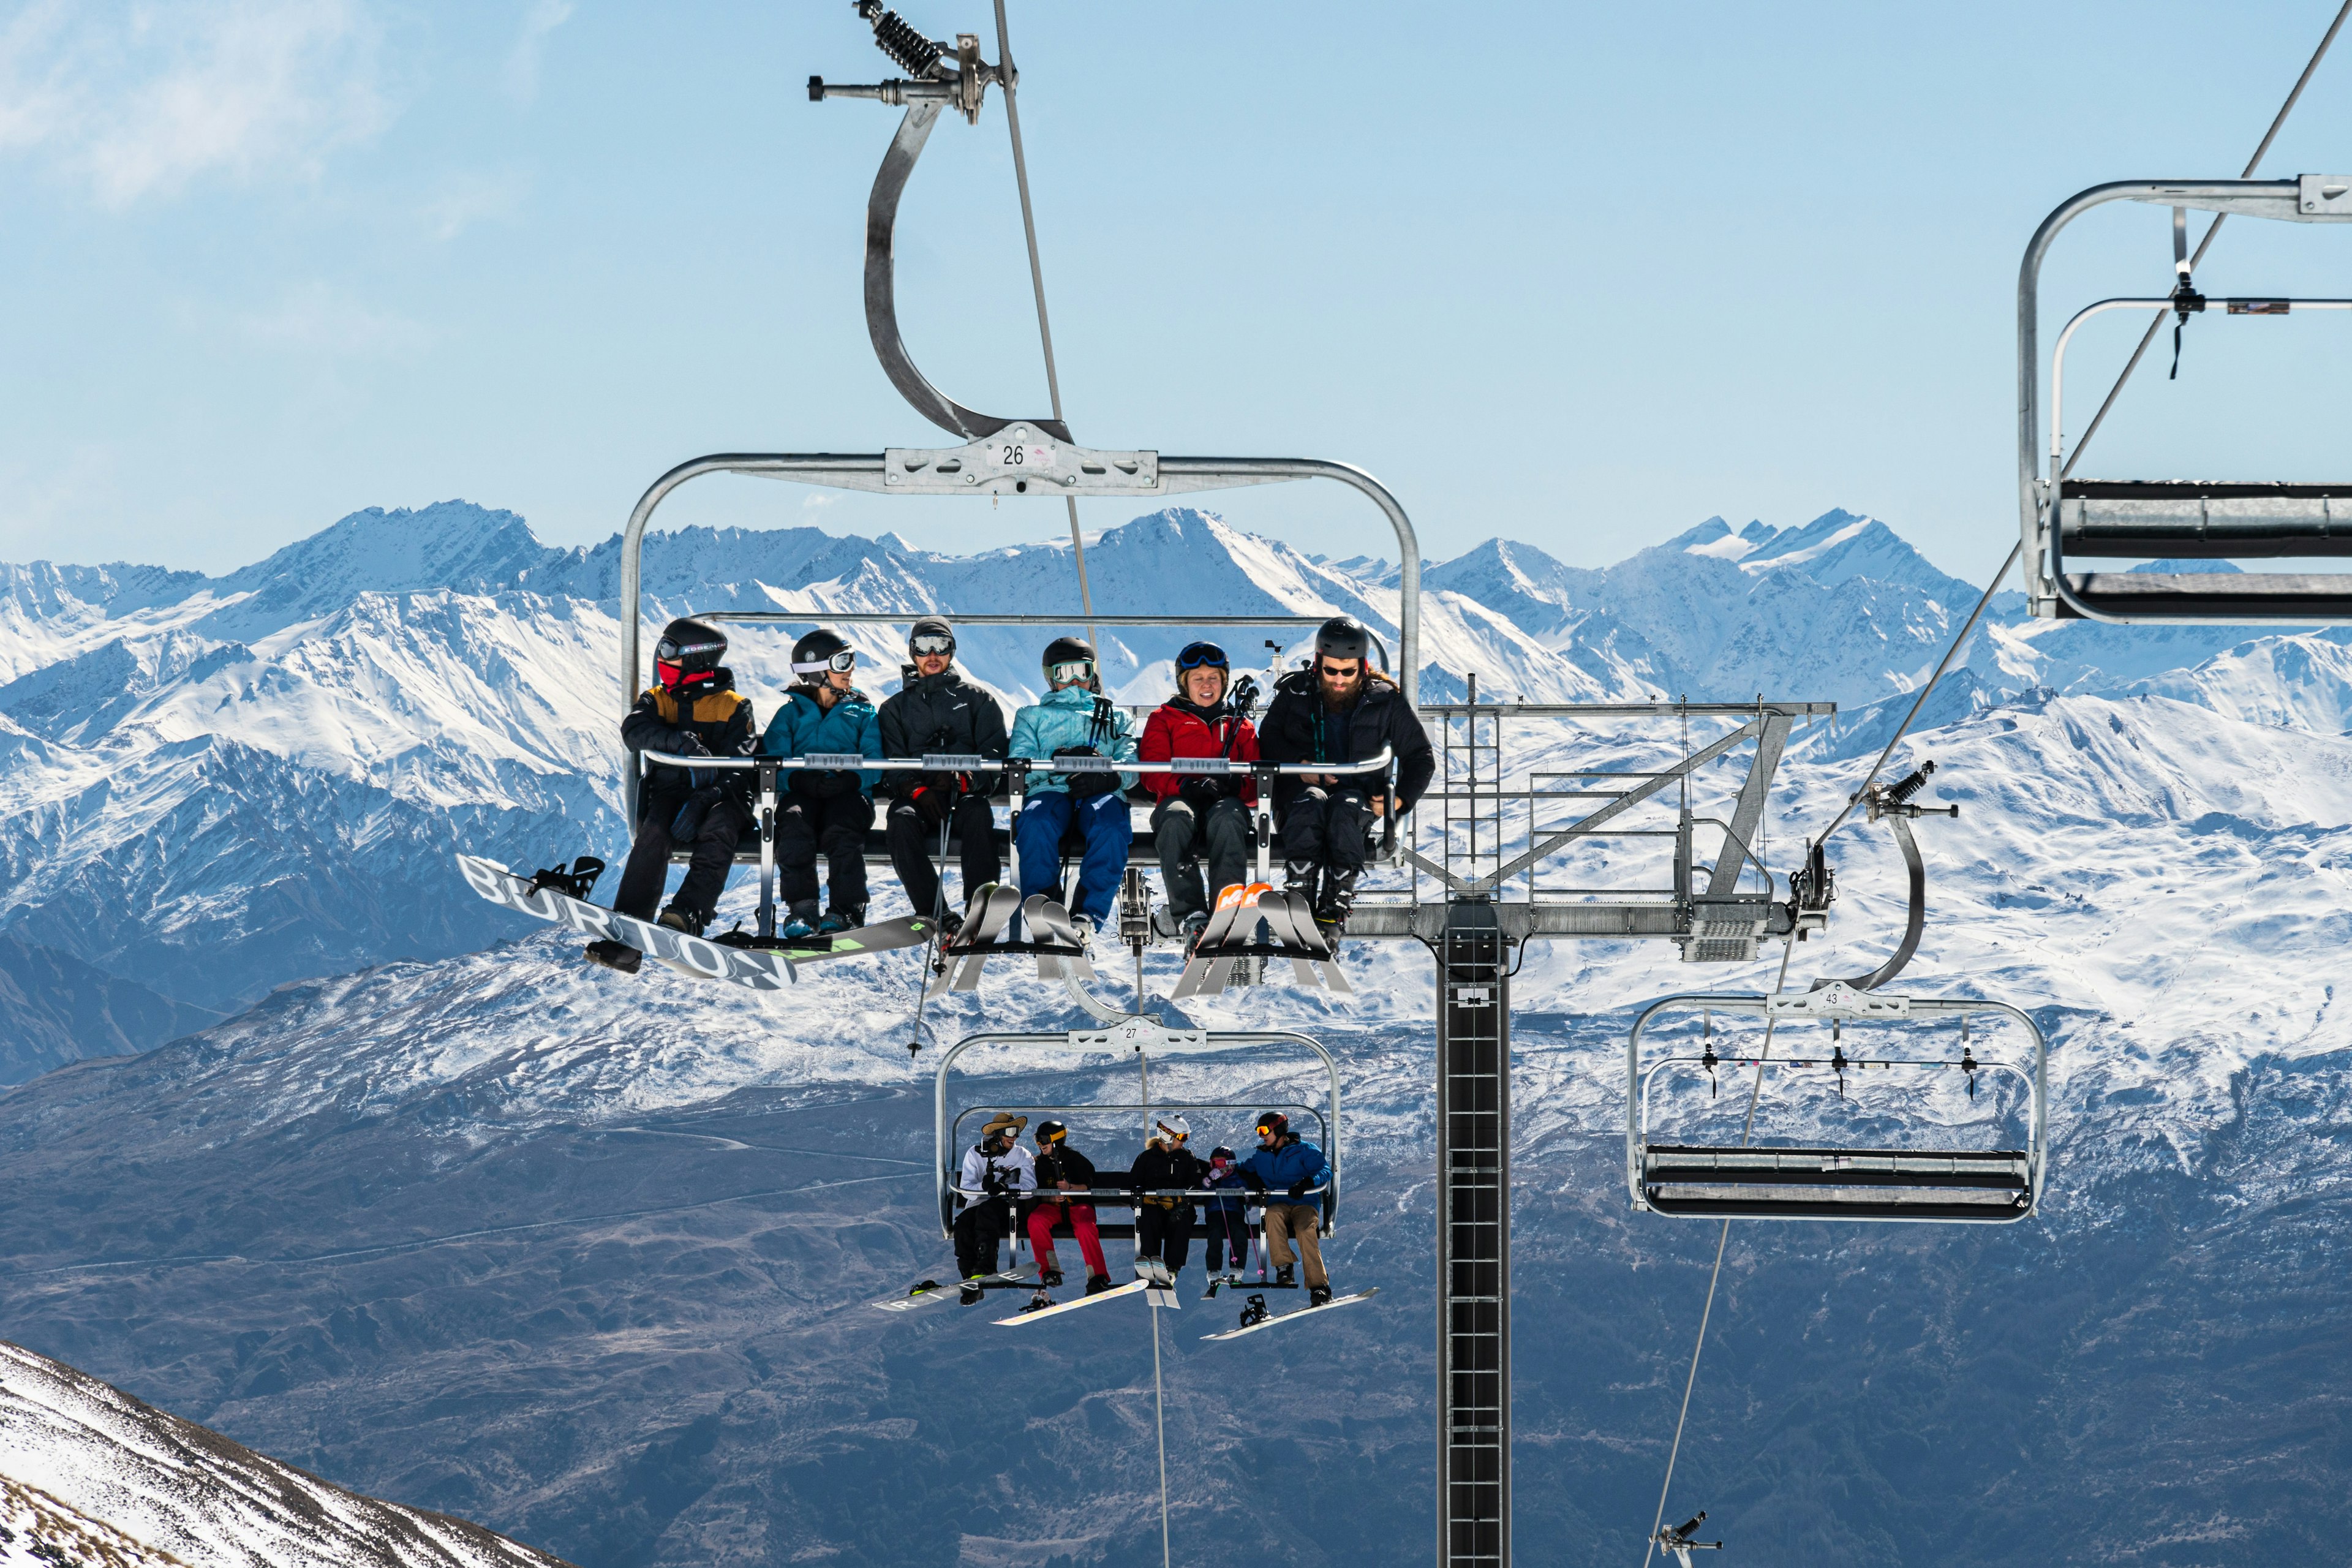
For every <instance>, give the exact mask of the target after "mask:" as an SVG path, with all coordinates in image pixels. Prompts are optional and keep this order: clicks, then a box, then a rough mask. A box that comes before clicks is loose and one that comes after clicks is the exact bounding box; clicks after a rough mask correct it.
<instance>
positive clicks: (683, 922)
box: [661, 904, 710, 936]
mask: <svg viewBox="0 0 2352 1568" xmlns="http://www.w3.org/2000/svg"><path fill="white" fill-rule="evenodd" d="M661 923H662V924H664V925H666V926H667V927H669V929H670V930H672V931H684V932H685V933H686V934H687V935H688V936H700V935H701V934H702V928H703V927H704V926H707V925H709V923H710V917H709V915H706V914H704V913H702V912H701V911H700V910H682V909H679V908H678V907H677V905H676V904H672V905H671V906H670V907H669V908H667V909H666V910H663V911H662V912H661Z"/></svg>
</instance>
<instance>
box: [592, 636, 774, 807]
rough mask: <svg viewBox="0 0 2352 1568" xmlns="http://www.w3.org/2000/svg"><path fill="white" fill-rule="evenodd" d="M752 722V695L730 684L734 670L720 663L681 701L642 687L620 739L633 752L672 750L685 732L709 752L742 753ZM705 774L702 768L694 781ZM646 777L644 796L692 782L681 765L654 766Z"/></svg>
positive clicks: (720, 754) (705, 777)
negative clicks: (711, 673)
mask: <svg viewBox="0 0 2352 1568" xmlns="http://www.w3.org/2000/svg"><path fill="white" fill-rule="evenodd" d="M756 728H757V727H756V726H755V725H754V724H753V722H752V717H751V700H750V699H749V698H747V697H745V696H744V695H743V694H742V693H741V692H740V691H737V690H736V689H735V675H734V672H733V671H731V670H730V669H727V668H724V667H721V668H719V670H717V671H716V672H714V674H713V676H712V678H711V679H709V681H708V682H701V681H698V682H696V683H695V686H694V689H693V691H692V693H691V694H690V695H689V696H688V697H687V699H686V700H684V701H683V702H681V701H680V700H678V698H677V696H675V695H673V694H671V693H670V692H668V691H666V690H664V689H661V688H660V687H658V686H655V687H649V688H647V689H646V691H645V693H644V694H643V695H642V696H640V697H639V698H638V699H637V700H636V704H635V706H634V707H632V708H631V709H630V710H629V716H628V717H627V718H625V719H624V720H622V721H621V743H622V744H623V745H625V746H626V747H628V748H629V750H631V751H633V752H677V750H678V748H679V744H680V742H682V741H683V740H684V738H685V737H686V736H688V735H689V734H690V735H693V736H695V737H696V738H697V739H698V740H700V741H701V742H702V744H703V747H704V749H705V750H707V751H709V753H710V754H711V755H712V756H714V757H745V756H749V755H751V751H752V747H753V744H754V742H753V736H754V734H755V733H756ZM709 779H710V775H709V773H705V774H704V775H703V777H702V780H701V781H699V782H709ZM730 782H731V781H730ZM646 784H647V786H648V787H647V789H646V795H648V796H651V795H656V794H660V795H674V794H676V793H677V792H679V791H682V790H685V789H688V788H689V787H691V786H690V784H689V781H688V774H687V773H686V771H685V770H684V769H680V768H656V769H654V770H653V772H652V773H651V774H649V775H648V776H647V778H646Z"/></svg>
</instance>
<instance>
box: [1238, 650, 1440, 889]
mask: <svg viewBox="0 0 2352 1568" xmlns="http://www.w3.org/2000/svg"><path fill="white" fill-rule="evenodd" d="M1370 653H1371V634H1370V633H1369V632H1367V631H1366V630H1365V629H1364V626H1363V623H1362V622H1360V621H1359V620H1357V619H1356V618H1355V617H1353V616H1333V617H1332V618H1331V619H1330V620H1328V621H1326V622H1324V623H1323V625H1322V626H1321V627H1319V628H1318V630H1317V631H1316V634H1315V663H1314V666H1313V668H1308V669H1302V670H1297V671H1296V672H1294V673H1292V674H1289V675H1286V676H1284V677H1283V678H1282V679H1280V680H1278V681H1276V683H1275V688H1274V700H1273V701H1272V702H1271V703H1269V704H1268V705H1267V706H1266V710H1265V719H1264V720H1262V721H1260V722H1259V724H1258V731H1257V744H1258V755H1259V756H1260V757H1261V758H1263V759H1264V760H1265V761H1266V762H1269V763H1355V762H1361V761H1363V760H1365V759H1366V758H1369V757H1374V756H1378V755H1379V754H1380V750H1381V747H1382V746H1389V747H1392V748H1394V750H1395V752H1396V784H1395V787H1394V789H1393V791H1391V789H1390V788H1389V787H1388V786H1387V785H1386V784H1384V783H1383V782H1382V780H1381V776H1380V775H1379V774H1378V773H1285V774H1283V775H1282V777H1281V778H1280V779H1279V780H1277V781H1276V784H1275V786H1274V813H1275V821H1276V825H1277V826H1279V827H1280V829H1281V832H1282V844H1283V850H1282V854H1283V862H1284V864H1283V870H1284V872H1285V874H1286V884H1287V886H1288V887H1289V888H1290V889H1291V890H1292V891H1294V892H1303V893H1305V894H1306V895H1307V899H1308V900H1309V901H1311V902H1312V903H1313V904H1314V906H1315V918H1316V920H1317V921H1318V922H1320V923H1321V924H1323V925H1324V926H1325V927H1326V928H1328V929H1329V930H1332V931H1337V929H1338V928H1339V926H1340V925H1342V924H1344V923H1345V922H1346V921H1347V918H1348V907H1349V905H1350V904H1351V903H1353V902H1354V901H1355V897H1356V881H1357V879H1359V878H1360V877H1361V876H1362V875H1363V871H1364V866H1365V863H1366V861H1367V859H1368V858H1369V856H1370V840H1371V833H1372V829H1373V827H1374V826H1375V825H1376V824H1377V823H1378V822H1379V821H1380V819H1381V818H1382V817H1384V816H1390V815H1391V814H1394V815H1396V816H1402V815H1403V814H1404V813H1406V812H1408V811H1411V810H1412V807H1413V803H1414V802H1415V801H1418V800H1419V799H1420V798H1421V793H1422V791H1423V790H1425V789H1427V788H1428V787H1429V781H1430V777H1431V775H1432V774H1433V773H1436V771H1437V758H1436V755H1435V753H1434V752H1432V751H1431V750H1430V745H1429V731H1426V730H1424V729H1423V728H1422V727H1421V718H1420V716H1419V715H1418V714H1416V713H1414V712H1413V710H1412V708H1411V707H1409V706H1408V705H1407V704H1406V702H1405V700H1404V692H1403V691H1402V689H1400V688H1399V687H1398V686H1397V684H1396V683H1395V682H1394V681H1392V680H1391V679H1389V678H1388V677H1387V676H1385V675H1382V674H1381V673H1380V672H1379V671H1378V670H1376V669H1374V668H1372V667H1371V659H1370Z"/></svg>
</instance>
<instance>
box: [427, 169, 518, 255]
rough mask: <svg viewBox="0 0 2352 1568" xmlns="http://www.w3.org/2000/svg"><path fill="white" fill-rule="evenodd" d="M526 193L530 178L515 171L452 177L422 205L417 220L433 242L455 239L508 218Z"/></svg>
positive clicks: (513, 213) (512, 214)
mask: <svg viewBox="0 0 2352 1568" xmlns="http://www.w3.org/2000/svg"><path fill="white" fill-rule="evenodd" d="M529 191H530V176H529V175H527V174H523V173H521V172H520V171H517V170H508V171H506V172H504V173H500V174H455V175H452V176H451V177H450V178H449V179H447V180H446V181H445V182H443V184H442V185H441V188H440V189H439V190H438V191H436V192H435V193H434V195H432V196H431V197H429V198H428V199H427V200H426V201H425V203H424V204H423V205H422V206H421V207H420V208H419V209H418V216H421V217H422V218H423V219H424V220H425V227H426V228H427V229H428V230H429V231H431V233H432V235H433V237H434V238H436V239H442V240H449V239H455V238H457V237H458V236H459V235H460V234H463V233H464V232H465V231H466V230H467V229H469V228H471V227H473V226H474V225H476V224H478V223H483V222H488V221H494V220H499V219H504V218H509V217H512V216H514V215H515V211H516V209H517V208H519V207H520V206H521V205H522V199H523V197H524V195H526V194H527V193H528V192H529Z"/></svg>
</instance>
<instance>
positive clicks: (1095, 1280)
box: [1087, 1274, 1110, 1296]
mask: <svg viewBox="0 0 2352 1568" xmlns="http://www.w3.org/2000/svg"><path fill="white" fill-rule="evenodd" d="M1108 1289H1110V1276H1109V1275H1108V1274H1089V1275H1087V1295H1089V1296H1099V1295H1101V1294H1102V1293H1103V1292H1104V1291H1106V1290H1108Z"/></svg>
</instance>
